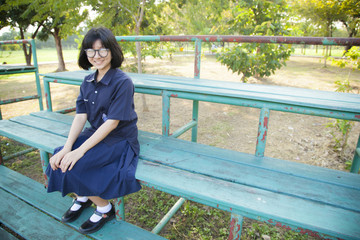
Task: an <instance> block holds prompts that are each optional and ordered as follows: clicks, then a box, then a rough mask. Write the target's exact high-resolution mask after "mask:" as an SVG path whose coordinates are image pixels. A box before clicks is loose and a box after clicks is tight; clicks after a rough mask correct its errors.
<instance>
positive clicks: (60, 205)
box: [0, 166, 164, 240]
mask: <svg viewBox="0 0 360 240" xmlns="http://www.w3.org/2000/svg"><path fill="white" fill-rule="evenodd" d="M0 175H1V178H0V188H1V191H0V201H1V204H0V221H1V222H2V223H3V224H5V225H6V226H7V227H8V228H10V229H12V230H13V231H15V232H16V233H17V234H19V235H20V236H22V237H24V238H25V239H74V240H75V239H76V240H77V239H89V238H88V237H86V236H84V235H82V234H81V233H79V232H76V231H74V229H78V228H79V227H80V225H81V224H82V223H83V222H85V221H86V220H87V218H88V217H89V216H90V215H91V214H92V211H93V210H91V209H89V208H88V209H85V210H84V213H83V214H82V215H81V216H80V217H79V219H77V220H76V221H75V222H72V223H68V224H66V225H65V224H63V223H61V222H59V220H60V219H61V216H62V215H63V214H64V212H65V211H66V210H67V209H68V207H69V206H70V205H71V202H72V198H70V197H67V196H66V197H64V198H63V197H61V194H60V193H59V192H54V193H47V192H46V190H45V189H44V185H43V184H41V183H38V182H36V181H34V180H32V179H30V178H28V177H26V176H24V175H22V174H19V173H17V172H14V171H12V170H10V169H8V168H6V167H4V166H0ZM39 210H41V211H42V213H41V212H40V214H39ZM45 213H46V214H45ZM54 218H55V219H54ZM90 237H92V238H93V239H128V240H130V239H154V240H155V239H156V240H161V239H164V238H162V237H160V236H158V235H155V234H152V233H150V232H148V231H146V230H144V229H141V228H139V227H136V226H134V225H132V224H130V223H127V222H125V221H116V220H115V219H114V220H111V221H110V222H109V223H107V224H106V225H105V226H104V227H103V228H102V229H101V230H100V231H98V232H96V233H93V234H90Z"/></svg>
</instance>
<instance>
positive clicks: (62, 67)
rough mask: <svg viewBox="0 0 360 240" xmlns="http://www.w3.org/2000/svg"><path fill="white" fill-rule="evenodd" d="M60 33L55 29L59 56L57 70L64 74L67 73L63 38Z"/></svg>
mask: <svg viewBox="0 0 360 240" xmlns="http://www.w3.org/2000/svg"><path fill="white" fill-rule="evenodd" d="M59 31H60V29H58V28H55V29H54V33H53V36H54V39H55V47H56V52H57V56H58V68H57V69H56V72H63V71H66V68H65V62H64V56H63V52H62V46H61V37H60V36H59Z"/></svg>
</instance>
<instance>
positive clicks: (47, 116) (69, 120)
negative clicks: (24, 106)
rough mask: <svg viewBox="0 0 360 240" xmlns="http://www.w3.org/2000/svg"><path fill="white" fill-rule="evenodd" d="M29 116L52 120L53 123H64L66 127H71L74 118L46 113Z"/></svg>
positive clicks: (35, 113) (41, 112) (34, 113)
mask: <svg viewBox="0 0 360 240" xmlns="http://www.w3.org/2000/svg"><path fill="white" fill-rule="evenodd" d="M30 116H36V117H39V118H44V119H48V120H53V121H57V122H61V123H65V124H68V125H71V123H72V121H73V119H74V116H72V115H67V114H60V113H55V112H48V111H40V112H33V113H30Z"/></svg>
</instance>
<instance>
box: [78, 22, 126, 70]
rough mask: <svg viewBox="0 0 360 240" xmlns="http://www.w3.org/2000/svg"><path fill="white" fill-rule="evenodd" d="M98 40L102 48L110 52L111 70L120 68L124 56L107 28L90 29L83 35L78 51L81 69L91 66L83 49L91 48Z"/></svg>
mask: <svg viewBox="0 0 360 240" xmlns="http://www.w3.org/2000/svg"><path fill="white" fill-rule="evenodd" d="M97 40H100V41H101V43H102V44H103V46H104V48H108V49H109V50H110V52H111V68H119V67H121V64H122V62H123V61H124V55H123V52H122V51H121V48H120V46H119V44H118V42H117V41H116V39H115V36H114V34H113V33H112V32H111V31H110V30H109V29H107V28H104V27H99V28H92V29H90V30H89V31H88V32H87V34H86V35H85V37H84V39H83V41H82V44H81V49H80V54H79V60H78V64H79V66H80V67H81V68H83V69H89V68H91V67H92V64H91V63H90V62H89V60H88V58H87V56H86V52H85V49H88V48H92V46H93V44H94V42H96V41H97Z"/></svg>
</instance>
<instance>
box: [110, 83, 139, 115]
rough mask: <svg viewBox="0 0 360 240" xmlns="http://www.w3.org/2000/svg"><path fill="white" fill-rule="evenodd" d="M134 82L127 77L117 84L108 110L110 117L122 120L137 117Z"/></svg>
mask: <svg viewBox="0 0 360 240" xmlns="http://www.w3.org/2000/svg"><path fill="white" fill-rule="evenodd" d="M133 97H134V84H133V82H132V81H131V79H129V78H126V79H124V80H123V81H121V83H120V84H118V85H117V90H116V91H115V92H114V94H113V96H112V99H111V104H110V107H109V110H108V118H109V119H115V120H120V121H121V120H122V121H130V120H133V119H135V118H136V117H137V116H136V113H135V110H134V99H133Z"/></svg>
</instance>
